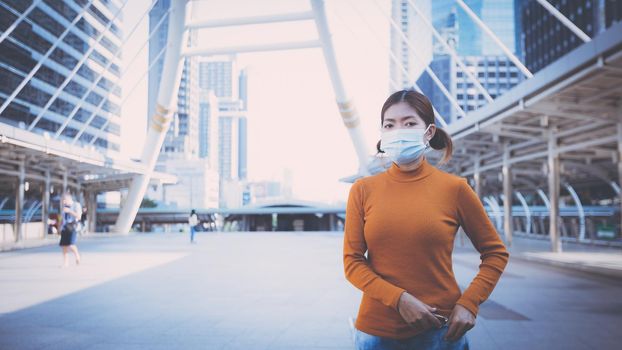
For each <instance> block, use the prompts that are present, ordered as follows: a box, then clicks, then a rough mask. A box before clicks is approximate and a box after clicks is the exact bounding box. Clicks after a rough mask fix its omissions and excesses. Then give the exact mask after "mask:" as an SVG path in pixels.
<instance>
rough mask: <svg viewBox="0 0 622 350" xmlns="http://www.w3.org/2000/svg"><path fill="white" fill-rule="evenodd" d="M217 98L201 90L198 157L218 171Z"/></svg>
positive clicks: (208, 91)
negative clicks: (205, 160)
mask: <svg viewBox="0 0 622 350" xmlns="http://www.w3.org/2000/svg"><path fill="white" fill-rule="evenodd" d="M218 118H219V115H218V98H217V97H216V95H214V92H213V91H212V90H203V89H201V95H200V99H199V157H200V158H205V159H207V160H208V162H209V165H210V167H211V169H214V170H218Z"/></svg>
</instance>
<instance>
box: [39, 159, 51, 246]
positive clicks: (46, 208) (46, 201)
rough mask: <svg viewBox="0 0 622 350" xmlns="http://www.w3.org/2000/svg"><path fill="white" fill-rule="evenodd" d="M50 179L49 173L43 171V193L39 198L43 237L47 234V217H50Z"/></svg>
mask: <svg viewBox="0 0 622 350" xmlns="http://www.w3.org/2000/svg"><path fill="white" fill-rule="evenodd" d="M51 182H52V179H51V177H50V171H49V170H46V171H45V182H44V184H43V193H42V197H43V198H41V202H42V203H41V223H42V224H43V237H47V236H46V235H47V234H48V216H49V215H50V214H49V213H50V184H51Z"/></svg>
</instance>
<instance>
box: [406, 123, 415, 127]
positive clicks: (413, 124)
mask: <svg viewBox="0 0 622 350" xmlns="http://www.w3.org/2000/svg"><path fill="white" fill-rule="evenodd" d="M415 125H417V123H413V122H408V123H406V126H408V127H412V126H415Z"/></svg>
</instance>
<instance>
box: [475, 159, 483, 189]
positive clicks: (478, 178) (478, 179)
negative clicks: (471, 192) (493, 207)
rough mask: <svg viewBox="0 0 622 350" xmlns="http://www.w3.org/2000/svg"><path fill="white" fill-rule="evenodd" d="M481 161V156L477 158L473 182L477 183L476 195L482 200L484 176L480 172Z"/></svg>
mask: <svg viewBox="0 0 622 350" xmlns="http://www.w3.org/2000/svg"><path fill="white" fill-rule="evenodd" d="M479 164H480V159H479V156H478V157H477V158H475V166H474V169H475V170H474V171H473V180H474V181H475V193H476V194H477V196H478V197H479V198H480V199H481V198H482V175H481V172H480V170H479Z"/></svg>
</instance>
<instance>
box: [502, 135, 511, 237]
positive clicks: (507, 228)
mask: <svg viewBox="0 0 622 350" xmlns="http://www.w3.org/2000/svg"><path fill="white" fill-rule="evenodd" d="M510 156H511V153H510V150H508V149H507V145H506V147H505V150H504V151H503V166H502V171H501V172H502V174H503V233H504V235H505V241H506V243H507V244H508V246H511V245H512V234H513V232H514V227H513V226H514V225H513V222H512V192H513V191H512V172H511V170H510Z"/></svg>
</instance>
